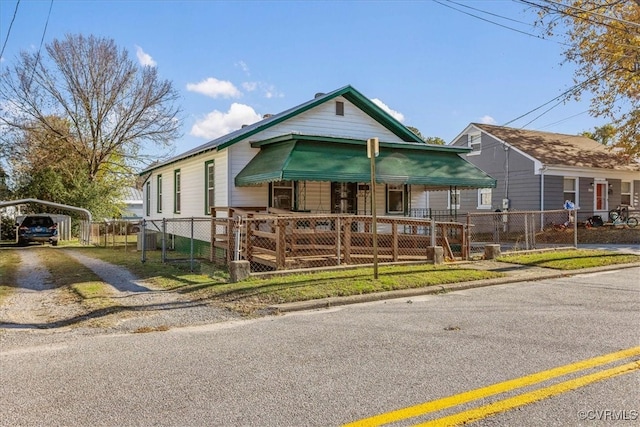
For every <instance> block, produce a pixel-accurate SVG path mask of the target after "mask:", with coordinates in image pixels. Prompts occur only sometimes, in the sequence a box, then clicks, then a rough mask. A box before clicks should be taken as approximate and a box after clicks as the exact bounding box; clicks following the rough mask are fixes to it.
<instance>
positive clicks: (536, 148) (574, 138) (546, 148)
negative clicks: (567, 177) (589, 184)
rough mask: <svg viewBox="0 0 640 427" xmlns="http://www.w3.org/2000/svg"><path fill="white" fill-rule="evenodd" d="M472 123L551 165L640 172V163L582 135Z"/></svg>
mask: <svg viewBox="0 0 640 427" xmlns="http://www.w3.org/2000/svg"><path fill="white" fill-rule="evenodd" d="M471 125H472V126H474V127H476V128H478V129H480V130H482V131H484V132H486V133H488V134H490V135H492V136H494V137H495V138H497V139H499V140H501V141H502V142H504V143H507V144H508V145H511V146H513V147H515V148H516V149H518V150H520V151H522V152H523V153H525V154H527V155H529V156H531V157H532V158H534V159H536V160H538V161H540V162H542V163H543V164H545V165H549V166H568V167H582V168H598V169H614V170H621V171H636V170H637V171H640V164H638V163H634V162H628V161H625V159H624V158H623V157H622V156H620V155H618V154H617V153H615V152H612V151H611V150H610V149H609V148H607V146H605V145H602V144H600V143H599V142H597V141H594V140H593V139H591V138H587V137H586V136H580V135H566V134H561V133H552V132H541V131H534V130H526V129H515V128H509V127H504V126H496V125H487V124H481V123H472V124H471Z"/></svg>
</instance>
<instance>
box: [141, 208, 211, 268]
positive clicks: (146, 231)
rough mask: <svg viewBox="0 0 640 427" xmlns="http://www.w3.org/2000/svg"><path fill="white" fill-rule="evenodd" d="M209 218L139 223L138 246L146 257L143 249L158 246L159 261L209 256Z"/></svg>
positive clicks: (192, 261) (191, 260) (191, 261)
mask: <svg viewBox="0 0 640 427" xmlns="http://www.w3.org/2000/svg"><path fill="white" fill-rule="evenodd" d="M211 227H212V220H211V218H173V219H170V218H163V219H160V220H145V221H142V223H141V230H140V233H139V237H138V244H137V246H138V250H140V251H142V260H143V262H144V261H146V251H150V250H161V251H162V252H161V253H162V255H161V258H160V259H161V261H162V262H163V263H164V262H182V263H189V265H190V269H191V271H193V270H194V269H195V264H196V263H197V262H198V261H201V260H204V261H209V260H211V259H212V256H211V254H212V229H211Z"/></svg>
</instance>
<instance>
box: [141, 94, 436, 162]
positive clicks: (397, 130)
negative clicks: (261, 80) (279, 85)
mask: <svg viewBox="0 0 640 427" xmlns="http://www.w3.org/2000/svg"><path fill="white" fill-rule="evenodd" d="M339 96H342V97H343V98H345V99H346V100H348V101H349V102H351V103H352V104H353V105H355V106H356V107H358V108H360V109H361V110H362V111H363V112H364V113H366V114H367V115H369V116H370V117H371V118H373V119H374V120H375V121H377V122H378V123H380V124H381V125H382V126H384V127H385V128H387V129H388V130H389V131H391V132H392V133H393V134H395V135H397V136H398V137H399V138H400V139H402V140H403V141H405V142H419V143H422V144H424V141H423V140H422V139H420V137H419V136H417V135H416V134H415V133H413V132H412V131H411V130H409V129H408V128H406V127H405V126H404V125H403V124H402V123H400V122H399V121H398V120H396V119H394V118H393V117H392V116H391V115H390V114H389V113H387V112H386V111H384V110H383V109H382V108H380V107H378V106H377V105H376V104H374V103H373V102H372V101H371V100H370V99H369V98H367V97H366V96H364V95H363V94H362V93H360V92H358V91H357V90H356V89H355V88H353V87H352V86H351V85H347V86H344V87H342V88H340V89H336V90H334V91H333V92H329V93H326V94H318V95H316V97H315V98H314V99H311V100H309V101H307V102H304V103H302V104H300V105H298V106H295V107H293V108H290V109H288V110H285V111H283V112H281V113H278V114H274V115H272V116H270V117H268V118H264V119H262V120H260V121H258V122H255V123H253V124H250V125H247V126H244V127H242V128H241V129H238V130H235V131H233V132H231V133H228V134H226V135H223V136H221V137H219V138H216V139H214V140H211V141H209V142H207V143H205V144H203V145H200V146H199V147H196V148H193V149H191V150H189V151H186V152H184V153H182V154H179V155H177V156H175V157H172V158H170V159H168V160H166V161H164V162H160V163H158V164H155V165H153V166H150V167H148V168H147V169H146V170H144V171H142V172H140V174H139V175H143V174H145V173H149V172H151V171H152V170H154V169H157V168H160V167H163V166H166V165H169V164H172V163H176V162H179V161H181V160H184V159H187V158H189V157H193V156H197V155H199V154H202V153H206V152H208V151H213V150H222V149H224V148H227V147H229V146H231V145H233V144H235V143H236V142H239V141H241V140H243V139H246V138H248V137H250V136H252V135H255V134H256V133H258V132H262V131H263V130H265V129H269V128H270V127H272V126H275V125H277V124H279V123H282V122H283V121H285V120H288V119H290V118H292V117H294V116H297V115H299V114H302V113H304V112H306V111H308V110H310V109H312V108H314V107H317V106H318V105H320V104H323V103H325V102H328V101H330V100H332V99H334V98H337V97H339Z"/></svg>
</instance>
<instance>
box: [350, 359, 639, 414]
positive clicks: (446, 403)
mask: <svg viewBox="0 0 640 427" xmlns="http://www.w3.org/2000/svg"><path fill="white" fill-rule="evenodd" d="M638 355H640V347H632V348H629V349H626V350H622V351H617V352H615V353H610V354H606V355H603V356H598V357H594V358H592V359H587V360H583V361H580V362H576V363H572V364H569V365H565V366H560V367H557V368H553V369H549V370H546V371H542V372H537V373H535V374H531V375H527V376H524V377H521V378H516V379H513V380H508V381H504V382H501V383H496V384H493V385H490V386H487V387H482V388H478V389H475V390H470V391H466V392H464V393H460V394H456V395H453V396H449V397H444V398H442V399H438V400H433V401H431V402H426V403H421V404H419V405H415V406H409V407H407V408H403V409H398V410H396V411H391V412H386V413H384V414H379V415H375V416H373V417H370V418H364V419H362V420H358V421H354V422H351V423H348V424H345V425H344V427H356V426H357V427H363V426H367V427H370V426H381V425H383V424H388V423H392V422H396V421H400V420H404V419H407V418H413V417H417V416H420V415H424V414H427V413H430V412H434V411H439V410H441V409H446V408H450V407H452V406H457V405H461V404H463V403H467V402H471V401H473V400H477V399H482V398H484V397H488V396H492V395H495V394H499V393H504V392H506V391H510V390H514V389H517V388H521V387H526V386H529V385H532V384H536V383H539V382H542V381H546V380H549V379H551V378H556V377H560V376H563V375H567V374H570V373H573V372H577V371H581V370H584V369H589V368H593V367H595V366H599V365H605V364H607V363H611V362H615V361H617V360H621V359H626V358H628V357H632V356H638Z"/></svg>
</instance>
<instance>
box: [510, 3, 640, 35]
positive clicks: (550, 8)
mask: <svg viewBox="0 0 640 427" xmlns="http://www.w3.org/2000/svg"><path fill="white" fill-rule="evenodd" d="M514 1H517V2H519V3H523V4H526V5H528V6H533V7H536V8H538V9H542V10H544V11H546V12H556V13H561V14H564V15H567V16H571V17H573V18H576V19H581V20H583V21H587V22H591V23H592V24H597V25H604V26H605V27H609V28H612V29H614V30H619V28H617V27H614V26H613V25H611V24H609V23H607V22H602V21H597V20H594V19H592V18H591V17H589V16H580V15H577V14H574V13H571V12H569V11H568V10H566V9H565V10H562V9H560V6H561V5H560V4H558V3H554V2H549V4H547V5H544V4H540V3H536V2H535V1H532V0H514ZM541 1H545V0H541ZM562 6H564V5H562ZM580 10H582V9H580ZM582 11H583V13H586V14H591V15H594V14H595V15H597V16H604V17H605V18H607V19H611V20H618V19H617V18H613V17H607V16H606V15H600V14H596V13H595V12H590V11H588V10H582ZM625 22H628V21H625ZM634 25H637V24H634Z"/></svg>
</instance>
